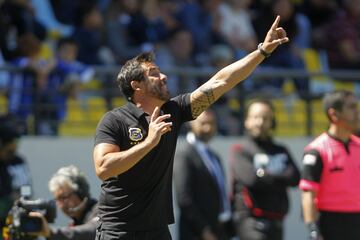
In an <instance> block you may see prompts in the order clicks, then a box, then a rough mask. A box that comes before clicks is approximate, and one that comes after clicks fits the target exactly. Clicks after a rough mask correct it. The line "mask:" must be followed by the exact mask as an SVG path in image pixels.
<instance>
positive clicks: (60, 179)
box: [30, 165, 98, 240]
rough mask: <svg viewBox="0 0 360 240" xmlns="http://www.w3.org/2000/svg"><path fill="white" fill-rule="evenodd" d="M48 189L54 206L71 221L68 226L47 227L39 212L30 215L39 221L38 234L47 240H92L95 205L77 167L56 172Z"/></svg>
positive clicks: (95, 223)
mask: <svg viewBox="0 0 360 240" xmlns="http://www.w3.org/2000/svg"><path fill="white" fill-rule="evenodd" d="M49 189H50V191H51V192H52V194H53V195H54V198H55V201H56V204H57V206H58V207H59V208H60V209H61V210H62V211H63V212H64V214H65V215H66V216H68V217H69V218H71V219H72V222H71V223H70V224H69V226H63V227H58V226H49V224H48V222H47V221H46V219H45V217H44V216H43V215H42V214H41V213H39V212H31V213H30V215H31V216H33V217H40V218H41V219H42V222H43V229H42V231H41V232H39V233H38V235H39V236H44V237H46V239H49V240H66V239H68V240H89V239H94V238H95V233H96V227H97V220H98V218H97V205H96V203H97V201H96V200H95V199H93V198H91V197H90V191H89V190H90V189H89V183H88V181H87V179H86V177H85V175H84V173H82V172H81V171H80V170H79V169H78V168H77V167H75V166H73V165H70V166H67V167H62V168H60V169H59V170H58V171H57V172H56V173H55V174H54V175H53V176H52V178H51V179H50V181H49Z"/></svg>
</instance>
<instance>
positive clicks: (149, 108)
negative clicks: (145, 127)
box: [134, 97, 165, 116]
mask: <svg viewBox="0 0 360 240" xmlns="http://www.w3.org/2000/svg"><path fill="white" fill-rule="evenodd" d="M134 103H135V105H136V106H137V107H138V108H141V109H142V110H143V111H144V112H146V113H147V114H149V115H150V116H151V115H152V113H153V112H154V109H155V107H161V106H162V105H163V104H164V103H165V102H164V101H163V100H159V99H156V98H149V97H147V98H143V99H142V98H139V99H136V98H135V99H134Z"/></svg>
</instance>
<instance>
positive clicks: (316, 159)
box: [300, 149, 323, 190]
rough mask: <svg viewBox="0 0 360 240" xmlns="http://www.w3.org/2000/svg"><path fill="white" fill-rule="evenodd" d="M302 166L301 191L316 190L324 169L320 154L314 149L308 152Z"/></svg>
mask: <svg viewBox="0 0 360 240" xmlns="http://www.w3.org/2000/svg"><path fill="white" fill-rule="evenodd" d="M302 165H303V169H302V173H301V181H300V189H302V190H316V189H317V187H318V184H319V182H320V179H321V173H322V169H323V163H322V159H321V156H320V153H319V152H318V151H317V150H314V149H312V150H308V151H306V152H305V153H304V156H303V160H302Z"/></svg>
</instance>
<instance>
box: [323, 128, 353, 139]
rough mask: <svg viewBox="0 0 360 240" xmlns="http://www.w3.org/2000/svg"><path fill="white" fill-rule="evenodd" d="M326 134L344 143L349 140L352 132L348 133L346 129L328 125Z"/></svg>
mask: <svg viewBox="0 0 360 240" xmlns="http://www.w3.org/2000/svg"><path fill="white" fill-rule="evenodd" d="M328 132H329V133H330V134H331V135H333V136H335V137H337V138H339V139H341V140H342V141H344V142H346V141H347V140H349V138H350V135H351V134H352V132H351V131H349V130H348V129H345V128H342V127H340V126H338V125H335V124H331V125H330V127H329V130H328Z"/></svg>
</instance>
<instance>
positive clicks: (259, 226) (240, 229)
mask: <svg viewBox="0 0 360 240" xmlns="http://www.w3.org/2000/svg"><path fill="white" fill-rule="evenodd" d="M236 225H237V226H236V230H237V233H238V235H239V237H240V239H241V240H282V239H283V222H282V220H269V219H265V218H255V217H252V216H247V217H242V219H240V220H239V221H238V222H237V224H236Z"/></svg>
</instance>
